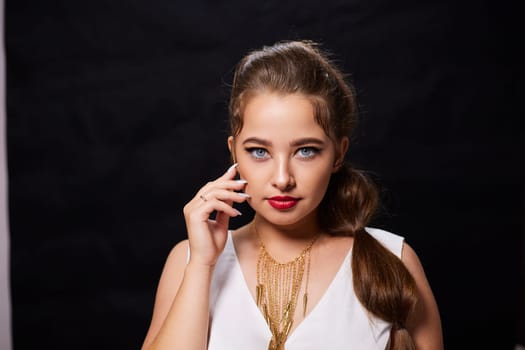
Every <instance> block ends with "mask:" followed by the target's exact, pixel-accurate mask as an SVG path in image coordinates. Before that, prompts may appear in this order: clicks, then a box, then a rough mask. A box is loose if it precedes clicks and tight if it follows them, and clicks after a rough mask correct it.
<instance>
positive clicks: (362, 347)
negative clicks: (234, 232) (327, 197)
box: [208, 228, 403, 350]
mask: <svg viewBox="0 0 525 350" xmlns="http://www.w3.org/2000/svg"><path fill="white" fill-rule="evenodd" d="M366 230H367V232H368V233H370V234H371V235H372V236H373V237H374V238H375V239H377V240H378V241H379V242H381V243H382V244H383V245H384V246H385V247H386V248H388V249H389V250H390V251H392V253H394V254H395V255H396V256H398V257H401V249H402V246H403V237H401V236H398V235H395V234H393V233H390V232H387V231H384V230H380V229H374V228H367V229H366ZM350 257H351V249H350V250H349V252H348V253H347V255H346V257H345V259H344V261H343V263H342V265H341V267H340V268H339V270H338V272H337V273H336V275H335V277H334V279H333V280H332V282H331V284H330V285H329V286H328V289H327V290H326V291H325V293H324V295H323V296H322V297H321V299H320V300H319V302H318V304H317V305H314V307H313V309H312V310H311V311H310V313H309V314H307V315H306V317H305V319H304V320H302V321H301V323H299V325H298V326H297V327H296V329H295V330H293V331H292V333H291V334H290V335H289V337H288V339H287V341H286V344H285V349H286V350H322V349H330V350H343V349H344V350H348V349H356V350H372V349H381V350H384V349H385V347H386V344H387V342H388V339H389V336H390V328H391V324H390V323H387V322H385V321H383V320H381V319H378V318H376V317H374V316H372V315H370V314H368V312H367V311H366V310H365V309H364V308H363V307H362V306H361V304H360V302H359V300H358V299H357V296H356V295H355V293H354V288H353V284H352V269H351V266H350ZM271 337H272V334H271V332H270V329H269V328H268V325H267V323H266V321H265V320H264V317H263V315H262V314H261V312H260V310H259V308H258V307H257V305H256V303H255V300H254V299H253V297H252V295H251V293H250V291H249V289H248V286H247V284H246V282H245V279H244V275H243V273H242V270H241V266H240V264H239V261H238V259H237V255H236V252H235V248H234V245H233V241H232V237H231V234H229V236H228V241H227V243H226V247H225V249H224V252H223V253H222V254H221V256H220V257H219V260H218V262H217V265H216V267H215V271H214V275H213V279H212V285H211V292H210V324H209V339H208V350H266V349H268V343H269V342H270V339H271Z"/></svg>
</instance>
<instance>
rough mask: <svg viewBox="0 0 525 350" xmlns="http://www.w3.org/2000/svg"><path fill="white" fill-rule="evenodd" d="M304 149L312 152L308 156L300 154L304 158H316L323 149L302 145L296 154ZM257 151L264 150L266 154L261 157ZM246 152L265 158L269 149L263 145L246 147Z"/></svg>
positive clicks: (256, 158) (260, 158)
mask: <svg viewBox="0 0 525 350" xmlns="http://www.w3.org/2000/svg"><path fill="white" fill-rule="evenodd" d="M304 150H307V151H308V152H309V153H311V154H310V155H307V156H300V157H301V158H302V159H312V158H314V157H315V156H316V155H318V154H319V152H321V149H319V148H317V147H311V146H309V147H301V148H299V149H298V150H297V152H296V154H298V153H300V152H301V151H304ZM257 151H264V156H261V157H258V156H255V152H257ZM246 152H248V153H249V154H250V155H251V156H252V158H254V159H255V160H264V159H266V158H267V157H268V151H267V150H265V149H264V148H261V147H248V148H246Z"/></svg>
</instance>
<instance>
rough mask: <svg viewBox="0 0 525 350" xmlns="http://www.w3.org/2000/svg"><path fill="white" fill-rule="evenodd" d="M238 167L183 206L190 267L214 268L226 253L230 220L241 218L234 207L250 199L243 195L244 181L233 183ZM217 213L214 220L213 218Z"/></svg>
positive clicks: (230, 169) (202, 189) (233, 167)
mask: <svg viewBox="0 0 525 350" xmlns="http://www.w3.org/2000/svg"><path fill="white" fill-rule="evenodd" d="M236 167H237V164H234V165H232V166H231V167H230V168H229V169H228V170H227V171H226V173H224V175H222V176H221V177H219V178H218V179H216V180H215V181H211V182H208V183H207V184H206V185H205V186H204V187H202V188H201V189H200V190H199V191H198V192H197V194H196V195H195V197H193V199H192V200H191V201H189V202H188V203H187V204H186V205H185V206H184V219H185V221H186V228H187V230H188V239H189V244H190V252H191V254H190V263H198V264H201V265H208V266H213V265H215V263H216V262H217V259H218V257H219V255H220V254H221V252H222V251H223V249H224V246H225V244H226V240H227V238H228V223H229V221H230V217H235V216H238V215H241V213H240V212H239V211H238V210H237V209H235V208H233V207H232V205H233V203H234V202H236V203H241V202H244V201H245V200H246V199H247V198H248V197H249V196H248V195H247V194H245V193H243V192H235V191H241V190H243V189H244V187H245V185H246V181H244V180H234V177H235V174H236V173H237V170H236ZM214 211H216V212H217V214H216V216H215V220H211V219H210V215H211V214H212V213H213V212H214Z"/></svg>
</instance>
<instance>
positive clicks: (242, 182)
mask: <svg viewBox="0 0 525 350" xmlns="http://www.w3.org/2000/svg"><path fill="white" fill-rule="evenodd" d="M235 182H237V183H240V184H247V183H248V181H246V180H244V179H239V180H235Z"/></svg>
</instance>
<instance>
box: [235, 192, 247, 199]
mask: <svg viewBox="0 0 525 350" xmlns="http://www.w3.org/2000/svg"><path fill="white" fill-rule="evenodd" d="M236 193H237V194H238V195H239V196H241V197H245V198H250V195H249V194H248V193H244V192H236Z"/></svg>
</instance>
